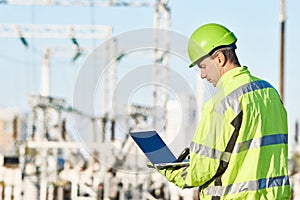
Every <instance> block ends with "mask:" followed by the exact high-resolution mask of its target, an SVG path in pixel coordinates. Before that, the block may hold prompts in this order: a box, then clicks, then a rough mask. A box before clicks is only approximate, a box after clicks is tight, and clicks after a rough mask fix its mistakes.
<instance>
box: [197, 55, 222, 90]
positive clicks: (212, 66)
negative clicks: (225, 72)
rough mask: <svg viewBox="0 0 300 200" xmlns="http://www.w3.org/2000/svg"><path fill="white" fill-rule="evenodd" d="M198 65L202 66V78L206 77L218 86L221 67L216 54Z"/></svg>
mask: <svg viewBox="0 0 300 200" xmlns="http://www.w3.org/2000/svg"><path fill="white" fill-rule="evenodd" d="M197 65H198V67H199V68H200V72H201V78H202V79H206V80H207V81H208V82H210V83H212V84H213V86H215V87H216V85H217V82H218V81H219V79H220V77H221V71H220V70H221V68H220V66H218V64H217V62H215V56H209V57H207V58H205V59H203V60H202V61H201V62H199V63H197Z"/></svg>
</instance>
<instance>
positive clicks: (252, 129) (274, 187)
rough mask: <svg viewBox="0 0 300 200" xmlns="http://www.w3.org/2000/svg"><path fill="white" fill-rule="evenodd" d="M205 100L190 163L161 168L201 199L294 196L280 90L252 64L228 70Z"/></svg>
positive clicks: (252, 199)
mask: <svg viewBox="0 0 300 200" xmlns="http://www.w3.org/2000/svg"><path fill="white" fill-rule="evenodd" d="M217 87H218V88H219V91H218V93H217V94H216V95H215V96H213V97H212V98H211V99H210V100H209V101H208V102H207V103H205V105H204V107H203V111H202V119H201V121H200V123H199V126H198V128H197V130H196V133H195V135H194V137H193V140H192V142H191V145H190V165H189V166H188V167H181V168H167V169H163V170H159V171H160V173H161V174H163V175H165V176H166V177H167V179H168V180H169V181H171V182H173V183H175V184H176V185H177V186H179V187H181V188H188V187H197V186H199V188H200V194H199V195H200V199H201V200H202V199H215V200H217V199H235V200H236V199H241V200H245V199H249V200H263V199H266V200H273V199H278V200H283V199H290V185H289V177H288V127H287V113H286V110H285V108H284V106H283V105H282V102H281V100H280V97H279V95H278V93H277V91H276V90H275V89H274V88H273V87H272V86H271V85H270V84H269V83H268V82H266V81H264V80H260V79H258V78H256V77H254V76H252V75H251V74H250V72H249V71H248V69H247V67H237V68H234V69H232V70H230V71H228V72H226V73H225V74H224V75H223V76H222V77H221V79H220V80H219V82H218V84H217Z"/></svg>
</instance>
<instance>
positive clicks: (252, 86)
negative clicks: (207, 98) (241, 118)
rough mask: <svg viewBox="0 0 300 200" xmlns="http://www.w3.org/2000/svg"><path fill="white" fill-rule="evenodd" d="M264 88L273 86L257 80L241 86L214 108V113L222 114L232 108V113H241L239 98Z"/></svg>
mask: <svg viewBox="0 0 300 200" xmlns="http://www.w3.org/2000/svg"><path fill="white" fill-rule="evenodd" d="M264 88H273V86H272V85H271V84H270V83H268V82H266V81H263V80H258V81H254V82H250V83H247V84H245V85H242V86H240V87H239V88H237V89H235V90H234V91H232V92H231V93H230V94H228V95H227V96H226V97H225V98H224V99H223V100H222V101H221V102H220V104H219V105H218V106H217V107H216V110H215V111H216V112H217V113H219V114H223V113H224V112H225V111H226V110H227V109H228V108H229V107H232V109H233V110H234V112H235V113H236V114H237V113H239V112H240V111H241V107H240V102H239V98H240V96H242V95H243V94H246V93H248V92H252V91H255V90H260V89H264Z"/></svg>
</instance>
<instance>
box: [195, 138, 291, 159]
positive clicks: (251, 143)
mask: <svg viewBox="0 0 300 200" xmlns="http://www.w3.org/2000/svg"><path fill="white" fill-rule="evenodd" d="M287 143H288V135H287V134H274V135H267V136H263V137H260V138H254V139H251V140H248V141H245V142H240V143H237V144H236V145H235V146H234V149H233V152H232V153H239V152H242V151H246V150H249V149H254V148H260V147H263V146H268V145H275V144H287ZM190 151H191V152H194V153H196V154H198V155H201V156H205V157H209V158H213V159H218V160H223V161H225V162H228V161H229V158H230V156H231V154H230V153H228V152H222V151H219V150H217V149H213V148H210V147H208V146H204V145H201V144H197V143H195V142H192V143H191V145H190Z"/></svg>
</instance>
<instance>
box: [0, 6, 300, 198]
mask: <svg viewBox="0 0 300 200" xmlns="http://www.w3.org/2000/svg"><path fill="white" fill-rule="evenodd" d="M216 4H218V6H217V5H216ZM299 6H300V3H299V2H295V1H294V2H286V1H285V0H278V1H272V0H267V1H264V2H261V1H258V0H254V1H251V2H239V1H231V2H228V1H227V2H223V1H221V0H213V1H209V2H202V1H192V0H188V1H175V0H174V1H173V0H169V1H168V0H128V1H123V0H78V1H74V0H48V1H36V0H30V1H25V0H0V70H1V73H0V80H1V84H0V92H1V98H0V165H1V167H0V183H1V184H0V199H7V200H8V199H26V200H27V199H28V200H29V199H30V200H33V199H41V200H46V199H48V200H49V199H120V200H123V199H126V200H127V199H150V200H152V199H172V200H173V199H174V200H177V199H197V195H198V194H197V190H198V189H197V188H195V189H188V190H180V189H178V188H176V187H175V186H174V185H173V184H170V183H168V182H167V181H166V180H165V179H164V177H162V176H161V175H160V174H158V173H157V172H156V171H155V170H151V169H149V168H147V166H146V163H147V162H148V161H147V159H146V158H145V157H144V155H143V154H142V153H141V152H140V150H139V149H138V148H137V147H136V145H135V144H134V143H133V141H132V140H131V138H129V137H128V134H127V133H128V132H129V131H134V130H149V129H156V130H159V133H160V134H161V136H162V137H163V138H164V139H165V140H166V141H167V143H168V145H169V146H170V148H171V149H172V151H173V152H174V153H175V154H176V155H179V153H180V152H181V150H183V149H184V148H185V147H186V146H188V145H189V142H190V140H191V137H192V136H193V134H194V131H195V127H196V125H197V122H198V120H199V119H200V117H201V112H200V110H201V106H202V103H203V102H204V101H205V100H206V99H207V98H209V97H210V95H211V93H212V92H213V89H212V88H211V87H210V86H209V85H208V84H207V83H206V82H203V81H202V80H200V79H199V74H198V72H197V71H196V73H195V70H190V69H188V67H187V66H188V61H187V60H186V59H185V58H186V57H185V56H186V52H184V51H185V49H186V46H182V47H181V48H182V51H183V53H182V55H174V54H172V53H171V52H168V50H170V48H171V47H170V46H171V45H173V44H171V42H174V38H172V36H173V35H172V34H170V31H160V30H171V31H172V33H176V34H178V35H182V36H184V37H186V38H188V37H189V35H190V34H191V33H192V32H193V30H195V29H196V28H197V27H198V26H200V25H201V24H204V23H208V22H217V23H223V24H224V25H226V26H228V27H229V28H232V30H233V31H234V32H235V33H236V35H237V36H238V44H237V45H238V55H239V57H240V60H241V63H242V64H245V65H247V66H249V68H250V71H252V72H253V73H254V74H256V75H257V76H260V77H262V78H265V79H267V80H269V81H270V82H271V83H272V84H273V85H274V86H275V87H276V88H278V91H279V92H280V94H281V97H282V100H283V101H284V103H285V105H286V108H287V111H288V114H289V130H290V136H289V145H290V163H289V164H290V165H289V167H290V175H291V180H292V184H293V189H294V191H293V198H294V199H298V198H300V189H299V188H300V187H299V185H300V145H299V132H298V121H297V118H298V113H300V105H299V104H298V99H299V94H298V87H297V85H298V84H299V83H298V81H299V79H298V74H300V71H299V70H300V69H299V68H298V67H297V64H298V63H297V55H296V52H298V51H299V45H298V44H299V43H300V39H299V37H298V35H299V34H300V29H299V28H298V26H297V23H298V19H299V13H298V8H299ZM287 8H288V9H287ZM147 28H148V29H149V28H151V29H149V30H152V31H153V30H154V32H153V38H151V39H153V41H152V42H153V44H155V47H154V48H152V49H150V50H149V49H146V48H144V47H143V48H144V49H140V50H137V51H134V52H130V51H127V50H128V49H126V48H125V47H124V46H123V45H121V43H120V41H118V40H117V39H116V38H122V34H125V33H128V32H130V31H135V30H137V29H145V30H146V29H147ZM136 40H149V38H136ZM128 43H135V41H128ZM178 43H179V41H178ZM180 44H181V43H180ZM101 45H106V46H105V47H104V49H105V51H104V52H100V54H99V57H93V56H92V54H93V53H95V51H93V50H95V49H97V47H99V46H101ZM160 47H163V48H160ZM96 53H97V52H96ZM97 55H98V54H97ZM110 61H112V62H110ZM90 62H95V63H97V64H99V63H100V64H99V65H97V64H95V67H97V66H98V67H99V66H100V65H101V66H102V68H103V67H106V66H109V67H108V68H107V70H106V71H105V73H103V74H102V75H101V77H100V78H99V77H96V78H99V80H93V81H95V82H98V84H99V85H98V87H97V89H96V90H97V91H96V92H95V97H94V98H95V99H96V100H95V105H94V107H93V110H89V109H83V107H76V106H74V99H73V98H74V90H76V87H75V85H76V80H77V78H78V76H79V73H81V71H80V70H82V66H84V65H86V64H90ZM145 65H150V66H151V69H152V72H151V73H150V75H149V76H151V77H152V78H153V82H154V83H161V85H163V86H166V87H161V85H160V84H153V85H142V86H141V87H140V88H138V89H137V91H133V92H132V95H131V96H130V99H126V103H127V104H126V105H123V104H120V105H117V108H120V109H118V111H117V114H116V113H115V112H114V108H113V106H114V105H113V102H114V101H115V99H114V98H115V97H116V96H117V95H116V94H115V93H114V92H115V91H116V90H117V89H116V88H120V87H121V86H120V85H122V84H123V81H124V80H126V76H127V77H128V76H129V75H130V74H131V73H133V72H134V71H135V70H136V69H138V68H139V67H141V66H145ZM174 72H176V74H179V75H180V77H181V78H182V79H181V82H179V84H181V83H182V82H184V83H186V84H187V85H189V86H190V87H191V88H192V90H193V91H194V96H193V95H192V96H191V95H190V93H186V92H184V91H180V90H178V91H176V93H174V91H172V90H171V89H172V88H171V89H170V88H168V87H167V86H168V81H169V80H170V76H172V73H173V74H174ZM91 79H92V77H86V80H87V81H86V87H88V86H89V83H90V82H92V80H91ZM125 84H126V82H125ZM114 95H115V96H114ZM82 96H85V94H82ZM118 102H119V101H116V104H118ZM121 102H122V101H121ZM121 108H122V109H121ZM266 164H267V163H266Z"/></svg>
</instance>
